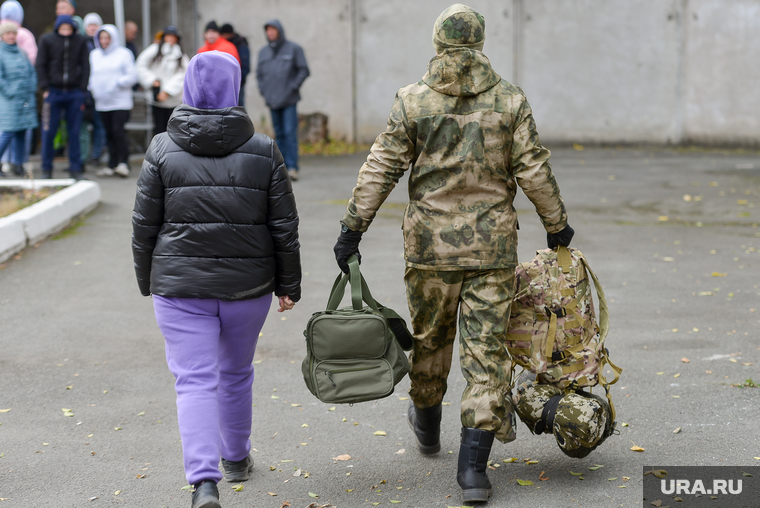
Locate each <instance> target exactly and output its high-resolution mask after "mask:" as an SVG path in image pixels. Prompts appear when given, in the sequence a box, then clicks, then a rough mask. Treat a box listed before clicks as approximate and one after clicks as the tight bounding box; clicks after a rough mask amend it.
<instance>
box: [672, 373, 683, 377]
mask: <svg viewBox="0 0 760 508" xmlns="http://www.w3.org/2000/svg"><path fill="white" fill-rule="evenodd" d="M673 377H681V373H680V372H679V373H678V374H673Z"/></svg>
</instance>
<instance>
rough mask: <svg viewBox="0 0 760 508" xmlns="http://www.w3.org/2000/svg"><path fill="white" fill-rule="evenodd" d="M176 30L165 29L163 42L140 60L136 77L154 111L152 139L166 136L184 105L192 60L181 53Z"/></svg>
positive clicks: (155, 44)
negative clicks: (180, 106) (186, 73)
mask: <svg viewBox="0 0 760 508" xmlns="http://www.w3.org/2000/svg"><path fill="white" fill-rule="evenodd" d="M179 41H180V36H179V32H178V31H177V27H175V26H173V25H169V26H167V27H166V28H165V29H164V34H163V36H162V37H161V40H160V42H158V43H154V44H151V45H150V46H148V47H147V48H145V50H144V51H143V52H142V53H140V55H139V56H138V57H137V62H136V64H135V65H136V67H137V75H138V76H139V78H140V85H141V86H142V87H143V88H144V89H145V91H146V92H145V93H146V100H147V101H148V104H150V105H151V106H152V108H153V135H154V136H155V135H156V134H161V133H162V132H166V126H167V124H168V123H169V117H170V116H171V115H172V112H173V111H174V108H176V107H177V106H179V105H180V104H182V87H183V83H184V80H185V71H186V70H187V65H188V62H189V61H190V59H189V58H188V57H187V55H186V54H185V53H184V51H182V46H180V44H179Z"/></svg>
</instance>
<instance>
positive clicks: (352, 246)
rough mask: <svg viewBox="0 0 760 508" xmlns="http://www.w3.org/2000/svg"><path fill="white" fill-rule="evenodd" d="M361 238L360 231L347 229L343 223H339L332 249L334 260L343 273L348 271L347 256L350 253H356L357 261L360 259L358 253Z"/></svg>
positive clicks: (349, 255) (348, 256)
mask: <svg viewBox="0 0 760 508" xmlns="http://www.w3.org/2000/svg"><path fill="white" fill-rule="evenodd" d="M361 239H362V232H361V231H352V230H350V229H348V226H346V225H345V224H343V225H341V228H340V236H339V237H338V241H337V242H336V243H335V247H334V248H333V251H335V260H336V261H337V262H338V266H339V267H340V269H341V270H342V271H343V273H348V258H350V257H351V255H352V254H356V257H357V258H359V262H360V263H361V261H362V256H361V254H359V242H360V241H361Z"/></svg>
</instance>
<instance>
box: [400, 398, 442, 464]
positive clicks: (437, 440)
mask: <svg viewBox="0 0 760 508" xmlns="http://www.w3.org/2000/svg"><path fill="white" fill-rule="evenodd" d="M407 422H409V427H411V429H412V430H413V431H414V437H415V438H417V447H418V448H419V449H420V453H422V454H424V455H431V454H433V453H438V452H439V451H441V404H438V405H436V406H433V407H429V408H426V409H420V408H418V407H415V406H414V403H413V402H412V401H409V410H408V411H407Z"/></svg>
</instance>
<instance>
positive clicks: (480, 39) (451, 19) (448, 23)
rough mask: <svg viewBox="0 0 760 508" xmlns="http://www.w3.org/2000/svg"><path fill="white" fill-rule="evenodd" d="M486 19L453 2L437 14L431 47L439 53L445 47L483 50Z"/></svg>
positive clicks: (472, 10)
mask: <svg viewBox="0 0 760 508" xmlns="http://www.w3.org/2000/svg"><path fill="white" fill-rule="evenodd" d="M485 40H486V21H485V19H483V16H481V15H480V14H479V13H478V12H476V11H475V10H474V9H472V8H471V7H467V6H466V5H462V4H454V5H452V6H450V7H448V8H447V9H446V10H445V11H443V12H442V13H441V15H440V16H438V19H436V20H435V25H434V26H433V47H434V48H435V52H436V53H438V54H439V55H440V54H441V53H443V52H444V51H445V50H446V49H447V48H470V49H475V50H478V51H483V43H484V42H485Z"/></svg>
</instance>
